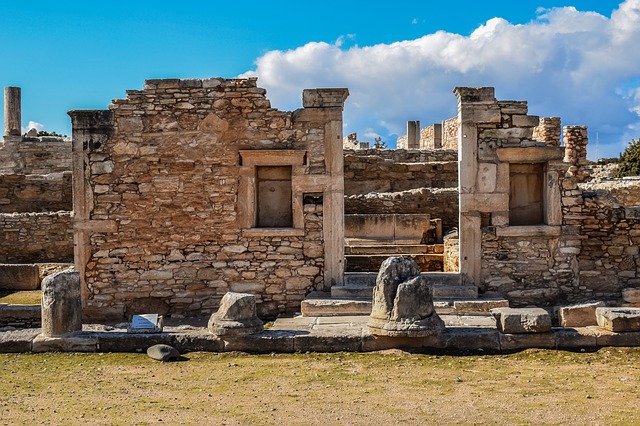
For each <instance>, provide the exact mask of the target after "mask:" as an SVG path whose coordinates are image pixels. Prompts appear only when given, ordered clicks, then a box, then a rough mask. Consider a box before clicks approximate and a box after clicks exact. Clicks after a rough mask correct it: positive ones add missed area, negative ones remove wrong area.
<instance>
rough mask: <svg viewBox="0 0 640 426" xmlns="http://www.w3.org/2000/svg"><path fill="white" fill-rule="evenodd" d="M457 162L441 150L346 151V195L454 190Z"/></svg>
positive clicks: (456, 181)
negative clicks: (440, 189) (438, 189)
mask: <svg viewBox="0 0 640 426" xmlns="http://www.w3.org/2000/svg"><path fill="white" fill-rule="evenodd" d="M456 161H457V160H456V158H455V152H452V151H443V150H420V151H416V150H412V151H406V150H384V151H379V150H358V151H354V150H350V151H345V156H344V178H345V195H348V196H349V195H356V194H366V193H369V192H398V191H406V190H410V189H416V188H425V187H427V188H452V187H456V186H457V184H458V165H457V162H456Z"/></svg>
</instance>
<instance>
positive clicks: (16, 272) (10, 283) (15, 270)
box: [0, 264, 40, 290]
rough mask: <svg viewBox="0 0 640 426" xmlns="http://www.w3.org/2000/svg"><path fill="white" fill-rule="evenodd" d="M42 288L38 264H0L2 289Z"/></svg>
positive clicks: (0, 286) (0, 284)
mask: <svg viewBox="0 0 640 426" xmlns="http://www.w3.org/2000/svg"><path fill="white" fill-rule="evenodd" d="M39 288H40V270H39V269H38V265H32V264H28V265H23V264H0V289H2V290H37V289H39Z"/></svg>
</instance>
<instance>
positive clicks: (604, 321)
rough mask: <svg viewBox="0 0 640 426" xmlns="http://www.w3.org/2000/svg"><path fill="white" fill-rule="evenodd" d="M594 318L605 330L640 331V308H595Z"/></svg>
mask: <svg viewBox="0 0 640 426" xmlns="http://www.w3.org/2000/svg"><path fill="white" fill-rule="evenodd" d="M596 318H597V319H598V326H599V327H602V328H604V329H605V330H609V331H614V332H628V331H640V308H597V309H596Z"/></svg>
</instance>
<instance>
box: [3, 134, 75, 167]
mask: <svg viewBox="0 0 640 426" xmlns="http://www.w3.org/2000/svg"><path fill="white" fill-rule="evenodd" d="M70 170H71V141H70V140H63V139H60V138H53V137H41V138H22V140H21V141H19V142H8V141H5V142H4V143H0V173H20V174H25V175H29V174H40V175H44V174H49V173H61V172H65V171H70Z"/></svg>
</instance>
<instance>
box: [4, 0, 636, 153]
mask: <svg viewBox="0 0 640 426" xmlns="http://www.w3.org/2000/svg"><path fill="white" fill-rule="evenodd" d="M570 7H575V10H574V9H570ZM618 9H620V10H618ZM615 11H617V12H615ZM612 13H613V16H612ZM616 13H617V14H616ZM495 18H500V19H495ZM0 41H1V46H2V50H1V51H2V66H0V83H1V84H2V85H3V86H10V85H11V86H13V85H15V86H21V87H22V99H23V112H22V118H23V126H27V125H28V123H29V122H30V121H33V122H35V123H39V124H40V125H42V126H43V127H44V129H46V130H50V131H58V132H60V133H66V134H70V132H71V129H70V127H71V126H70V121H69V118H68V116H67V115H66V111H67V110H70V109H106V108H107V106H108V104H109V103H110V102H111V100H112V99H116V98H123V97H124V96H125V90H127V89H140V88H142V84H143V81H144V80H145V79H147V78H171V77H177V78H201V77H217V76H221V77H228V78H232V77H236V76H239V75H257V76H258V84H259V85H260V86H262V87H265V88H266V89H267V96H268V97H269V98H270V99H271V100H272V103H273V105H274V106H276V107H278V108H281V109H295V108H297V107H299V106H300V93H301V90H302V89H303V88H305V87H329V86H335V87H344V86H346V87H349V88H350V90H351V97H350V98H349V100H348V101H347V105H346V108H345V133H347V132H348V133H351V132H357V133H358V135H359V139H360V140H370V141H372V140H373V138H374V137H376V136H381V137H382V139H383V140H385V141H387V142H390V145H394V143H395V137H397V135H398V134H402V133H403V132H404V126H405V122H406V121H407V120H420V121H421V123H422V125H423V126H424V125H428V124H431V123H433V122H439V121H441V120H443V119H446V118H449V117H451V116H453V115H454V114H455V108H456V105H455V97H454V96H453V94H452V93H451V91H452V89H453V88H454V87H455V86H480V85H489V86H495V87H496V95H497V97H498V98H499V99H518V100H528V101H529V106H530V113H531V114H534V115H541V116H554V115H558V116H561V117H562V119H563V124H586V125H588V126H589V129H590V140H591V147H590V155H589V156H590V158H593V157H594V156H595V155H596V150H595V140H596V133H597V135H598V141H599V144H598V149H597V154H598V156H614V155H617V153H618V152H620V151H621V150H622V149H623V148H624V146H625V145H626V142H627V141H628V140H630V139H631V138H637V137H640V118H639V116H638V114H639V113H640V62H638V59H637V58H640V47H639V46H640V0H627V1H625V2H624V3H621V1H608V0H598V1H551V0H527V1H520V2H514V1H508V2H507V1H493V2H491V1H485V2H478V1H457V2H443V1H437V2H434V1H396V2H393V3H391V2H375V1H369V2H367V3H362V2H346V1H333V0H326V1H323V2H290V1H286V2H285V1H270V2H264V1H260V2H258V1H255V2H254V1H248V2H228V1H227V2H212V1H190V2H182V3H176V2H168V1H158V0H156V1H131V0H130V1H126V2H125V1H111V2H91V1H82V2H80V1H56V2H51V1H28V0H22V1H19V2H18V1H15V2H9V1H7V2H2V3H1V4H0ZM634 58H635V59H634ZM634 62H635V63H634Z"/></svg>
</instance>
